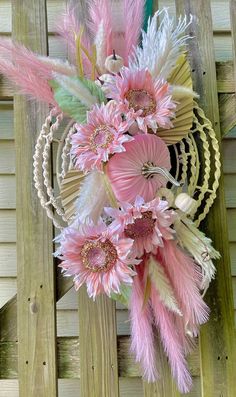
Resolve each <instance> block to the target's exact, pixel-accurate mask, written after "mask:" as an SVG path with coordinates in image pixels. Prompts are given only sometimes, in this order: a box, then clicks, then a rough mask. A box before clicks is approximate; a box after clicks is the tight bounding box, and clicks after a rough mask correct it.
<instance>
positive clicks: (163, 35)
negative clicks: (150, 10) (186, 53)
mask: <svg viewBox="0 0 236 397" xmlns="http://www.w3.org/2000/svg"><path fill="white" fill-rule="evenodd" d="M163 13H164V17H163V19H162V21H161V23H160V26H159V27H158V19H159V18H160V17H161V16H162V15H163ZM191 22H192V17H190V21H189V22H187V17H186V16H185V17H184V18H183V19H182V18H181V17H180V18H179V20H178V24H177V26H176V27H175V21H174V18H171V17H170V16H169V14H168V10H167V9H165V8H164V9H163V10H161V11H158V12H156V13H155V15H154V16H153V17H152V18H149V21H148V27H147V32H144V31H142V47H137V48H136V50H135V53H134V56H133V57H131V59H130V62H129V66H130V68H131V69H132V70H139V69H145V68H148V70H149V71H150V73H151V74H152V76H153V77H154V78H155V77H157V76H158V77H159V78H163V79H165V80H166V79H167V77H168V76H169V75H170V72H171V70H172V69H173V67H174V66H175V65H176V61H177V59H178V57H179V56H180V54H181V53H182V52H183V50H184V45H185V44H186V41H187V40H188V39H189V37H190V36H188V35H186V34H185V30H186V28H187V27H188V26H189V24H190V23H191Z"/></svg>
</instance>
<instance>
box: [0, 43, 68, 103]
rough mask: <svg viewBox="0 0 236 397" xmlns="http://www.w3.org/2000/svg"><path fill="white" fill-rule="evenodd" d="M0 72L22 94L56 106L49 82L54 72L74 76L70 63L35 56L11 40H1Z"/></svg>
mask: <svg viewBox="0 0 236 397" xmlns="http://www.w3.org/2000/svg"><path fill="white" fill-rule="evenodd" d="M0 71H1V72H2V73H3V74H5V75H6V76H7V77H8V78H9V79H10V80H11V81H13V82H14V83H15V84H17V85H18V86H19V87H20V92H21V93H23V94H27V95H30V96H31V97H32V98H37V99H39V100H41V101H43V102H48V103H51V104H54V105H56V103H55V101H54V99H53V94H52V90H51V87H50V85H49V83H48V80H50V79H51V78H52V75H53V73H54V72H59V71H60V73H64V74H67V75H74V74H75V68H73V67H72V66H71V65H69V63H68V62H63V61H60V60H57V59H51V58H48V57H45V56H40V55H36V54H34V53H33V52H32V51H30V50H29V49H27V48H26V47H25V46H23V45H20V44H16V43H13V42H12V40H10V39H0Z"/></svg>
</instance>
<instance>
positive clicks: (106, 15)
mask: <svg viewBox="0 0 236 397" xmlns="http://www.w3.org/2000/svg"><path fill="white" fill-rule="evenodd" d="M89 14H90V22H89V27H90V29H91V32H92V34H93V36H94V37H95V36H96V34H97V32H98V29H99V26H100V23H101V21H103V26H104V32H105V36H106V55H107V56H108V55H111V54H112V50H113V47H112V10H111V4H110V1H109V0H92V1H89Z"/></svg>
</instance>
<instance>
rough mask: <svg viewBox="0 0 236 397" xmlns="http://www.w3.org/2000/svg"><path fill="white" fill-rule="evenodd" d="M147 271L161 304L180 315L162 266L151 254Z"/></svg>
mask: <svg viewBox="0 0 236 397" xmlns="http://www.w3.org/2000/svg"><path fill="white" fill-rule="evenodd" d="M148 265H149V267H148V273H149V276H150V278H151V281H152V283H153V285H154V287H155V288H156V290H157V292H158V294H159V296H160V299H161V301H162V302H163V304H164V305H165V306H166V307H167V308H168V309H169V310H171V311H172V312H174V313H177V314H178V315H179V316H182V313H181V311H180V309H179V307H178V304H177V301H176V299H175V296H174V291H173V288H172V286H171V284H170V281H169V280H168V277H167V275H166V274H165V270H164V269H163V267H162V266H161V265H160V264H159V263H158V262H157V261H156V260H155V259H154V257H153V256H152V255H151V256H150V259H149V262H148Z"/></svg>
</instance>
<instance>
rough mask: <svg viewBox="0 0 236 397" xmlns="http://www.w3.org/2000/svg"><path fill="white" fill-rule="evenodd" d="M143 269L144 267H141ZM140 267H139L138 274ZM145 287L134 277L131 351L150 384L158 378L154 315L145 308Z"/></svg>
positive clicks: (131, 300)
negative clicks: (153, 328) (153, 324)
mask: <svg viewBox="0 0 236 397" xmlns="http://www.w3.org/2000/svg"><path fill="white" fill-rule="evenodd" d="M139 266H140V267H142V265H139ZM139 266H137V269H136V270H137V272H138V271H139V272H140V269H139V270H138V268H139ZM143 302H144V286H143V284H142V282H141V280H140V276H139V275H137V276H135V277H134V281H133V287H132V293H131V299H130V319H131V351H132V353H133V354H134V356H135V359H136V362H139V363H140V364H141V366H142V369H143V377H144V379H145V380H147V381H148V382H154V381H155V380H156V379H157V377H158V373H157V368H156V354H155V347H154V335H153V330H152V313H151V309H150V306H149V304H146V305H145V306H143Z"/></svg>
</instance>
